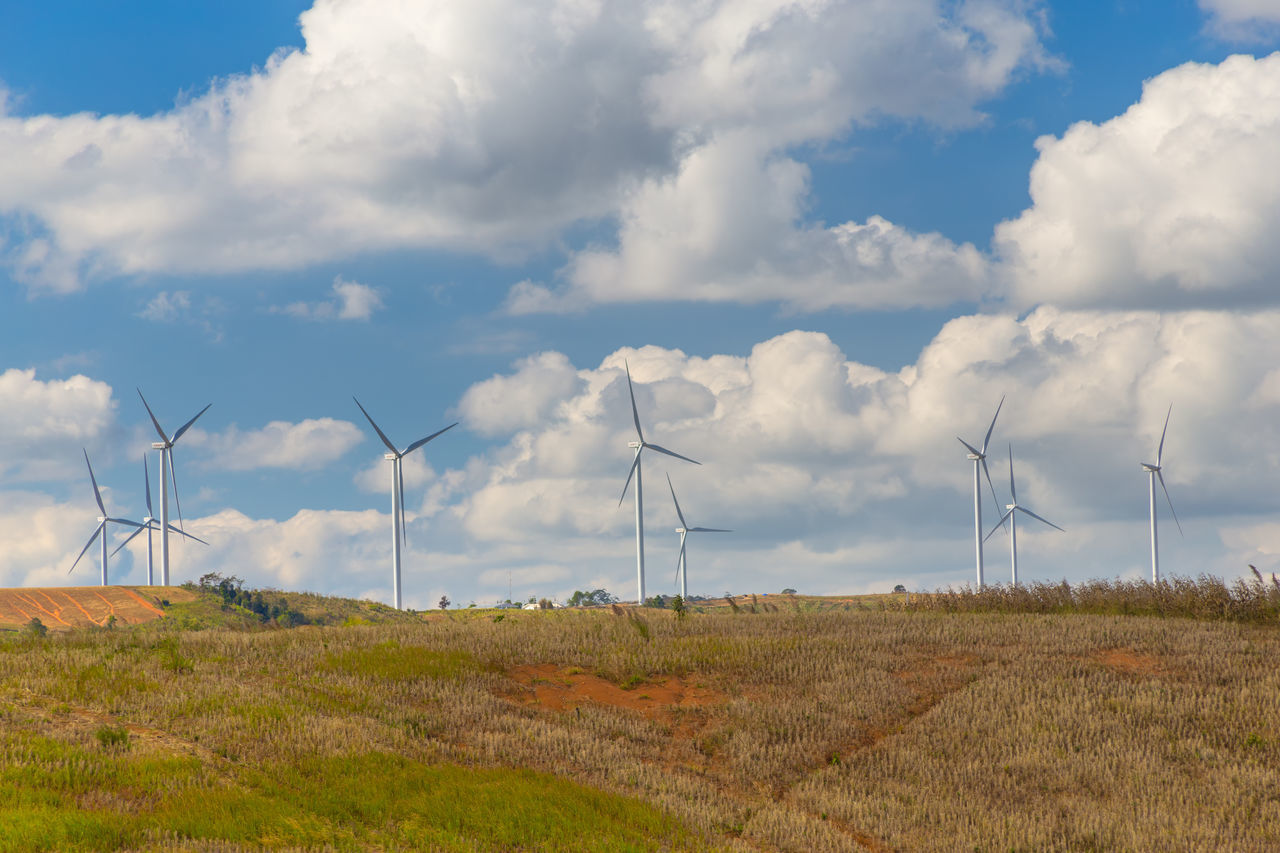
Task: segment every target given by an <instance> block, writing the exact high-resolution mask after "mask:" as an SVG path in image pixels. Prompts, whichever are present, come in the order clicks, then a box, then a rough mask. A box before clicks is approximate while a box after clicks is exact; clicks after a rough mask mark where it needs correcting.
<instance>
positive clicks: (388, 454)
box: [382, 453, 396, 462]
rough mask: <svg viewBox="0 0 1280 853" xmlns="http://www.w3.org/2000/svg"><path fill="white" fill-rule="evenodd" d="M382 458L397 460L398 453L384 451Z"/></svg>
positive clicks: (390, 460) (389, 460) (391, 460)
mask: <svg viewBox="0 0 1280 853" xmlns="http://www.w3.org/2000/svg"><path fill="white" fill-rule="evenodd" d="M382 458H383V459H385V460H387V461H388V462H394V461H395V460H396V455H395V454H394V453H384V454H382Z"/></svg>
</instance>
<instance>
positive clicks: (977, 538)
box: [956, 397, 1004, 589]
mask: <svg viewBox="0 0 1280 853" xmlns="http://www.w3.org/2000/svg"><path fill="white" fill-rule="evenodd" d="M1002 406H1004V397H1001V398H1000V404H999V405H998V406H996V413H995V415H994V416H993V417H992V418H991V426H989V427H987V437H986V438H984V439H983V440H982V449H981V450H978V449H977V448H976V447H974V446H973V445H972V444H970V443H969V442H967V441H965V440H964V439H963V438H960V437H959V436H956V441H958V442H960V443H961V444H963V445H964V446H965V449H966V450H968V451H969V456H968V458H969V459H972V460H973V541H974V547H975V550H976V552H977V562H978V588H979V589H981V588H982V586H983V580H982V542H983V535H982V478H981V477H980V476H979V471H978V468H979V466H981V468H982V471H981V473H983V474H986V475H987V485H988V486H990V487H991V497H992V499H993V500H995V502H996V507H997V508H998V507H999V506H1000V499H999V498H997V497H996V487H995V485H994V484H993V483H992V482H991V472H990V471H989V470H988V469H987V445H989V444H990V443H991V431H992V430H994V429H995V428H996V418H998V417H1000V409H1001V407H1002Z"/></svg>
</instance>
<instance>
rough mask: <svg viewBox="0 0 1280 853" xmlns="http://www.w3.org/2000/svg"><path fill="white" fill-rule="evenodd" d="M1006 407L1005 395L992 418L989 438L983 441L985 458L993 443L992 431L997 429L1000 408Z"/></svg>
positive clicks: (1001, 397)
mask: <svg viewBox="0 0 1280 853" xmlns="http://www.w3.org/2000/svg"><path fill="white" fill-rule="evenodd" d="M1003 405H1004V395H1001V396H1000V405H999V406H996V413H995V415H994V416H993V417H992V418H991V426H989V427H987V437H986V438H984V439H983V440H982V453H983V455H984V456H985V455H986V452H987V445H988V444H990V443H991V431H992V430H994V429H995V428H996V418H998V417H1000V408H1001V406H1003Z"/></svg>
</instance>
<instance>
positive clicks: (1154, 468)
mask: <svg viewBox="0 0 1280 853" xmlns="http://www.w3.org/2000/svg"><path fill="white" fill-rule="evenodd" d="M1172 414H1173V404H1172V403H1171V404H1170V405H1169V411H1168V412H1166V413H1165V416H1164V429H1163V430H1161V431H1160V446H1159V447H1158V448H1157V449H1156V461H1155V464H1152V463H1150V462H1143V463H1142V470H1143V471H1146V472H1147V480H1148V487H1149V488H1148V498H1149V500H1148V504H1149V506H1150V508H1151V582H1152V583H1159V582H1160V540H1159V537H1158V536H1157V535H1156V480H1159V481H1160V488H1161V489H1162V490H1164V499H1165V500H1166V501H1168V503H1169V512H1170V513H1171V514H1172V515H1173V523H1174V524H1176V525H1178V533H1179V534H1180V535H1181V534H1182V522H1180V521H1178V513H1176V512H1174V509H1173V500H1172V499H1171V498H1170V497H1169V488H1168V487H1167V486H1166V485H1165V484H1164V474H1162V473H1161V472H1160V470H1161V469H1160V462H1161V460H1163V459H1164V437H1165V433H1167V432H1168V431H1169V416H1170V415H1172Z"/></svg>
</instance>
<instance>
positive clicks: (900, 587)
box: [893, 584, 907, 592]
mask: <svg viewBox="0 0 1280 853" xmlns="http://www.w3.org/2000/svg"><path fill="white" fill-rule="evenodd" d="M893 591H894V592H906V591H907V588H906V587H905V586H903V585H902V584H898V585H897V586H895V587H894V588H893Z"/></svg>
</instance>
